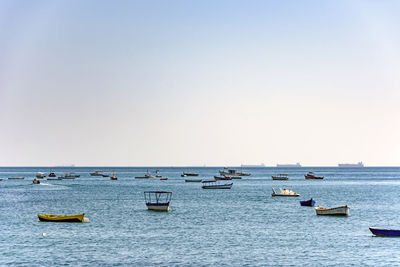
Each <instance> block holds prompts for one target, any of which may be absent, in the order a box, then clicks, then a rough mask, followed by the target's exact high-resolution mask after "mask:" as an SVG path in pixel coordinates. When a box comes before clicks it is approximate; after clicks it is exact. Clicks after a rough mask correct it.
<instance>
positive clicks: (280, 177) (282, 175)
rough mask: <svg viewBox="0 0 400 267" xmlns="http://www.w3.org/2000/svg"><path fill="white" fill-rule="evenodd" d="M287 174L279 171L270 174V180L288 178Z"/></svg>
mask: <svg viewBox="0 0 400 267" xmlns="http://www.w3.org/2000/svg"><path fill="white" fill-rule="evenodd" d="M288 176H289V174H284V173H280V174H278V175H276V176H271V177H272V180H289V177H288Z"/></svg>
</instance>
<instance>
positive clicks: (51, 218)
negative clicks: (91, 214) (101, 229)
mask: <svg viewBox="0 0 400 267" xmlns="http://www.w3.org/2000/svg"><path fill="white" fill-rule="evenodd" d="M37 216H38V218H39V220H41V221H44V222H89V219H88V218H84V216H85V214H84V213H82V214H76V215H54V214H38V215H37Z"/></svg>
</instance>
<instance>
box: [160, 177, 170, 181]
mask: <svg viewBox="0 0 400 267" xmlns="http://www.w3.org/2000/svg"><path fill="white" fill-rule="evenodd" d="M160 180H161V181H166V180H168V178H167V177H161V178H160Z"/></svg>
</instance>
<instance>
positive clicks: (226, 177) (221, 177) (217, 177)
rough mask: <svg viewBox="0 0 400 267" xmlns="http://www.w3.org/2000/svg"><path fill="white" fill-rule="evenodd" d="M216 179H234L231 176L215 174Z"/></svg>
mask: <svg viewBox="0 0 400 267" xmlns="http://www.w3.org/2000/svg"><path fill="white" fill-rule="evenodd" d="M214 179H215V180H217V181H218V180H232V177H231V176H214Z"/></svg>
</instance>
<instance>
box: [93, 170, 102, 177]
mask: <svg viewBox="0 0 400 267" xmlns="http://www.w3.org/2000/svg"><path fill="white" fill-rule="evenodd" d="M90 176H103V177H104V171H95V172H91V173H90Z"/></svg>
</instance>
